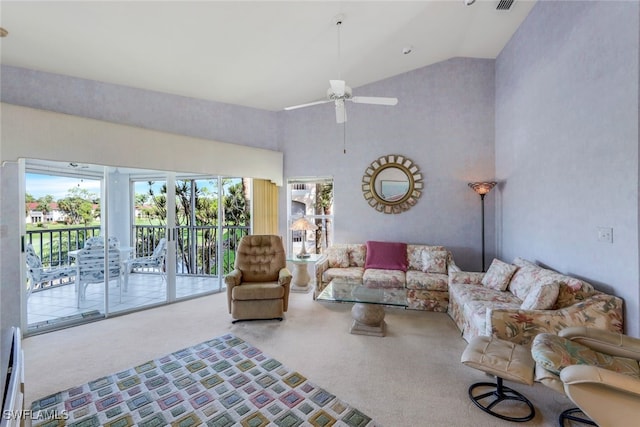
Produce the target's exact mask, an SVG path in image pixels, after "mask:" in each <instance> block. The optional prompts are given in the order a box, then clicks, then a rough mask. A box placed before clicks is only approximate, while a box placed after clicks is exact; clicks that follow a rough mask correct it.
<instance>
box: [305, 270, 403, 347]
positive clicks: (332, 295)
mask: <svg viewBox="0 0 640 427" xmlns="http://www.w3.org/2000/svg"><path fill="white" fill-rule="evenodd" d="M316 300H319V301H332V302H352V303H354V304H353V308H352V309H351V315H352V317H353V323H352V324H351V329H350V330H349V332H351V333H352V334H359V335H372V336H376V337H383V336H384V335H385V329H386V323H385V321H384V316H385V312H384V306H391V307H404V308H406V307H407V305H408V304H407V291H406V290H404V289H385V288H367V287H365V286H363V285H362V281H359V280H352V279H337V278H336V279H333V280H332V281H331V282H329V284H328V285H327V287H326V288H324V289H323V290H322V292H320V294H319V295H318V297H317V298H316Z"/></svg>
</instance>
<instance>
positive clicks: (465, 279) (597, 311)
mask: <svg viewBox="0 0 640 427" xmlns="http://www.w3.org/2000/svg"><path fill="white" fill-rule="evenodd" d="M449 298H450V301H449V310H448V313H449V315H450V316H451V318H452V319H453V320H454V322H455V323H456V325H457V326H458V328H459V329H460V330H461V331H462V337H463V338H464V339H465V340H466V341H469V340H470V339H471V338H473V337H475V336H478V335H486V336H495V337H498V338H502V339H505V340H508V341H512V342H515V343H517V344H524V345H530V343H531V341H532V340H533V338H535V336H536V335H537V334H539V333H543V332H549V333H557V332H558V331H560V330H561V329H563V328H566V327H568V326H589V327H593V328H598V329H604V330H609V331H612V332H622V326H623V325H622V305H623V302H622V299H621V298H618V297H616V296H612V295H607V294H605V293H602V292H599V291H597V290H595V289H594V287H593V286H592V285H590V284H589V283H587V282H585V281H583V280H579V279H576V278H574V277H570V276H566V275H563V274H560V273H557V272H555V271H552V270H547V269H544V268H542V267H540V266H538V265H536V264H534V263H532V262H530V261H527V260H524V259H522V258H516V259H515V260H514V262H513V264H507V263H505V262H502V261H500V260H497V259H494V260H493V262H492V263H491V266H490V267H489V270H488V271H487V273H475V272H452V273H450V274H449Z"/></svg>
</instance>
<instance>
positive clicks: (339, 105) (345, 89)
mask: <svg viewBox="0 0 640 427" xmlns="http://www.w3.org/2000/svg"><path fill="white" fill-rule="evenodd" d="M343 21H344V17H343V16H342V15H339V16H337V17H336V20H335V24H336V26H337V27H338V57H340V26H341V25H342V22H343ZM329 86H330V87H329V89H328V90H327V98H326V99H322V100H319V101H313V102H309V103H306V104H300V105H293V106H291V107H285V110H296V109H298V108H304V107H310V106H312V105H318V104H326V103H329V102H333V103H334V104H335V107H336V122H338V123H344V122H346V121H347V111H346V110H345V107H344V102H345V101H351V102H353V103H355V104H373V105H389V106H393V105H396V104H397V103H398V98H386V97H380V96H353V95H352V92H351V88H350V87H349V86H347V83H346V82H345V81H344V80H329Z"/></svg>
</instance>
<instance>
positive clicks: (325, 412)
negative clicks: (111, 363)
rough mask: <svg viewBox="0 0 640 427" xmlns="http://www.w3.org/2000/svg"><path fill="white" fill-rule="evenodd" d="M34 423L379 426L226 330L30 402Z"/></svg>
mask: <svg viewBox="0 0 640 427" xmlns="http://www.w3.org/2000/svg"><path fill="white" fill-rule="evenodd" d="M31 409H32V412H33V413H34V414H38V417H37V418H38V419H37V420H36V421H34V423H33V425H34V426H46V427H53V426H63V425H68V426H75V427H80V426H82V427H84V426H87V427H89V426H109V427H116V426H117V427H126V426H145V427H151V426H154V427H161V426H199V425H205V426H212V427H227V426H250V427H261V426H267V425H272V426H287V427H295V426H300V425H311V426H327V427H328V426H354V427H356V426H357V427H365V426H366V427H374V426H378V425H379V424H376V423H375V422H374V421H373V420H372V419H371V418H369V417H368V416H366V415H365V414H363V413H362V412H360V411H359V410H357V409H355V408H353V407H352V406H350V405H349V404H348V403H346V402H344V401H342V400H340V399H339V398H337V397H336V396H334V395H333V394H331V393H330V392H328V391H327V390H324V389H322V388H320V387H318V386H317V385H315V384H314V383H312V382H311V381H309V380H308V379H307V378H305V377H304V376H303V375H302V374H300V373H298V372H296V371H293V370H291V369H289V368H287V367H285V366H284V365H282V363H280V362H278V361H277V360H276V359H274V358H272V357H270V356H268V355H266V354H264V353H263V352H262V351H260V350H259V349H257V348H256V347H254V346H252V345H251V344H249V343H247V342H246V341H244V340H243V339H241V338H238V337H236V336H235V335H232V334H228V335H224V336H222V337H219V338H214V339H212V340H210V341H206V342H203V343H201V344H198V345H196V346H194V347H190V348H185V349H183V350H180V351H176V352H174V353H171V354H169V355H167V356H164V357H161V358H159V359H155V360H152V361H150V362H147V363H144V364H142V365H139V366H136V367H134V368H131V369H127V370H125V371H122V372H118V373H116V374H113V375H109V376H107V377H104V378H99V379H97V380H95V381H91V382H90V383H88V384H84V385H81V386H79V387H73V388H70V389H69V390H65V391H62V392H59V393H56V394H53V395H51V396H48V397H45V398H42V399H39V400H37V401H35V402H33V404H32V407H31Z"/></svg>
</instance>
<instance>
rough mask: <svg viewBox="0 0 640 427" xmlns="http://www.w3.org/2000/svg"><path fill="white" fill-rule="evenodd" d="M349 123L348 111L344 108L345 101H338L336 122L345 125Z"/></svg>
mask: <svg viewBox="0 0 640 427" xmlns="http://www.w3.org/2000/svg"><path fill="white" fill-rule="evenodd" d="M346 121H347V110H346V109H345V108H344V100H342V99H337V100H336V122H337V123H344V122H346Z"/></svg>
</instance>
